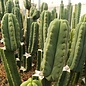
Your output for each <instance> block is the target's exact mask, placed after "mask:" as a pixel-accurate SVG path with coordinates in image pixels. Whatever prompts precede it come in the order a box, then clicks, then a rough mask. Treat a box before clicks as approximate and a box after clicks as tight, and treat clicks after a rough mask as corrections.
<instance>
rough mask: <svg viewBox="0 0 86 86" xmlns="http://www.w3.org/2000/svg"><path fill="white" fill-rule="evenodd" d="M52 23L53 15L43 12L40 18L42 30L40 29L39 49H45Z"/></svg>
mask: <svg viewBox="0 0 86 86" xmlns="http://www.w3.org/2000/svg"><path fill="white" fill-rule="evenodd" d="M50 22H51V13H50V12H49V11H43V12H42V13H41V16H40V28H39V48H41V49H43V47H44V42H45V41H46V37H47V32H48V26H49V24H50Z"/></svg>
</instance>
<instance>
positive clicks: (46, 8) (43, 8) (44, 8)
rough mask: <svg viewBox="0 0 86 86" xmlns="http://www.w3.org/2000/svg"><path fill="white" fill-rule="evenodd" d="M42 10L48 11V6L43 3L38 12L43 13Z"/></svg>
mask: <svg viewBox="0 0 86 86" xmlns="http://www.w3.org/2000/svg"><path fill="white" fill-rule="evenodd" d="M44 10H48V4H47V3H45V2H43V3H42V5H41V8H40V11H41V12H42V11H44Z"/></svg>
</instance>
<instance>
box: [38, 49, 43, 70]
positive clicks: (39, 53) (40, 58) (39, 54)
mask: <svg viewBox="0 0 86 86" xmlns="http://www.w3.org/2000/svg"><path fill="white" fill-rule="evenodd" d="M42 52H43V51H42V50H41V49H38V51H37V70H39V71H40V67H41V60H42Z"/></svg>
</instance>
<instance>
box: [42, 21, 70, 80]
mask: <svg viewBox="0 0 86 86" xmlns="http://www.w3.org/2000/svg"><path fill="white" fill-rule="evenodd" d="M48 29H49V30H48V34H47V35H48V36H47V38H46V42H45V45H44V54H43V61H42V68H43V74H44V76H45V77H46V79H47V80H50V81H55V80H58V78H59V77H60V76H61V73H62V69H63V67H64V66H65V62H66V61H65V60H66V59H67V54H68V45H69V44H68V41H69V31H70V29H69V25H68V22H67V21H66V20H59V19H55V20H53V21H52V22H51V23H50V25H49V28H48ZM62 33H64V35H63V36H62ZM48 43H49V44H48ZM56 46H57V48H56ZM57 60H58V61H57Z"/></svg>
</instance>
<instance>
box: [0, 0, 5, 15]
mask: <svg viewBox="0 0 86 86" xmlns="http://www.w3.org/2000/svg"><path fill="white" fill-rule="evenodd" d="M0 3H1V4H0V5H1V12H2V16H3V15H4V11H5V4H4V0H0Z"/></svg>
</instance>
